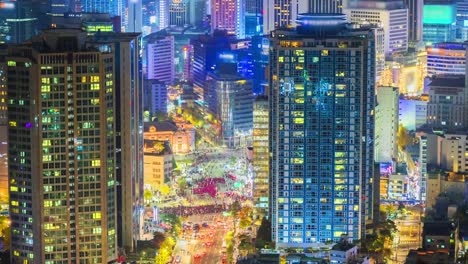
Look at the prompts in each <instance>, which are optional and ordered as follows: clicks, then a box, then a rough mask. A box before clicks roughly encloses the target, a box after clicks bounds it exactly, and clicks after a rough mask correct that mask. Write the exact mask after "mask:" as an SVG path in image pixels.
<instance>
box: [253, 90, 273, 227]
mask: <svg viewBox="0 0 468 264" xmlns="http://www.w3.org/2000/svg"><path fill="white" fill-rule="evenodd" d="M269 116H270V108H269V104H268V97H266V96H258V97H257V98H256V99H255V101H254V104H253V142H252V147H253V160H252V165H253V170H254V180H253V182H254V184H253V185H254V186H253V204H254V213H255V215H256V217H257V218H261V217H263V216H267V215H268V200H269V187H270V185H269V180H268V179H269V169H270V165H269V164H270V162H269V160H270V150H269V148H268V133H269V128H270V126H269Z"/></svg>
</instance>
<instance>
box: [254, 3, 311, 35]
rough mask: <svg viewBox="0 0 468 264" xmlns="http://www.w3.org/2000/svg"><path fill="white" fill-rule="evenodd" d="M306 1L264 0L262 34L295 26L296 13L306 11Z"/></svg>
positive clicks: (307, 7)
mask: <svg viewBox="0 0 468 264" xmlns="http://www.w3.org/2000/svg"><path fill="white" fill-rule="evenodd" d="M308 9H309V5H308V2H307V1H302V0H264V1H263V34H265V35H269V34H270V32H271V31H272V30H275V29H277V28H287V27H295V26H296V18H297V16H298V14H301V13H305V12H308Z"/></svg>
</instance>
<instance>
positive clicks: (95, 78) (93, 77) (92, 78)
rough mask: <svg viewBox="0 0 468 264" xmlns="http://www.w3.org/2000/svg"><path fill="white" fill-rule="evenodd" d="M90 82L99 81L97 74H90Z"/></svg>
mask: <svg viewBox="0 0 468 264" xmlns="http://www.w3.org/2000/svg"><path fill="white" fill-rule="evenodd" d="M90 82H99V76H91V77H90Z"/></svg>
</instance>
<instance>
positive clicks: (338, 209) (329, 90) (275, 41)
mask: <svg viewBox="0 0 468 264" xmlns="http://www.w3.org/2000/svg"><path fill="white" fill-rule="evenodd" d="M297 23H298V26H297V28H296V30H277V31H275V32H274V33H272V36H271V45H272V46H271V49H270V92H269V100H270V111H271V112H270V135H269V137H270V140H269V143H270V152H271V163H270V164H271V165H270V201H271V202H270V206H271V220H272V235H273V239H274V241H275V242H276V246H277V247H319V246H320V244H321V243H325V242H327V241H335V242H336V241H338V240H340V238H341V235H343V234H347V236H348V238H349V239H350V240H356V239H360V238H362V237H363V235H364V231H365V226H366V224H370V223H371V222H372V213H373V208H372V185H371V184H370V181H371V178H372V176H373V175H372V172H373V167H374V166H373V144H374V143H373V140H374V135H373V133H374V132H373V131H374V127H373V126H374V117H373V111H374V90H375V87H374V82H375V73H374V64H375V59H374V57H375V36H374V33H375V31H374V30H372V29H370V28H354V29H351V28H348V27H347V24H346V16H345V15H341V14H319V15H314V14H304V15H299V16H298V20H297Z"/></svg>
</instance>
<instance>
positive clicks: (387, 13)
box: [343, 0, 408, 55]
mask: <svg viewBox="0 0 468 264" xmlns="http://www.w3.org/2000/svg"><path fill="white" fill-rule="evenodd" d="M343 13H345V14H346V15H347V16H348V20H349V22H352V23H358V24H373V25H377V26H380V27H382V28H383V29H384V34H385V36H384V42H385V44H384V50H385V54H386V55H390V54H392V53H393V52H395V51H406V50H407V48H408V9H407V8H406V7H405V5H404V3H403V1H401V0H392V1H385V2H384V1H376V0H373V1H358V0H352V1H349V3H348V4H347V5H346V6H344V7H343Z"/></svg>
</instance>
